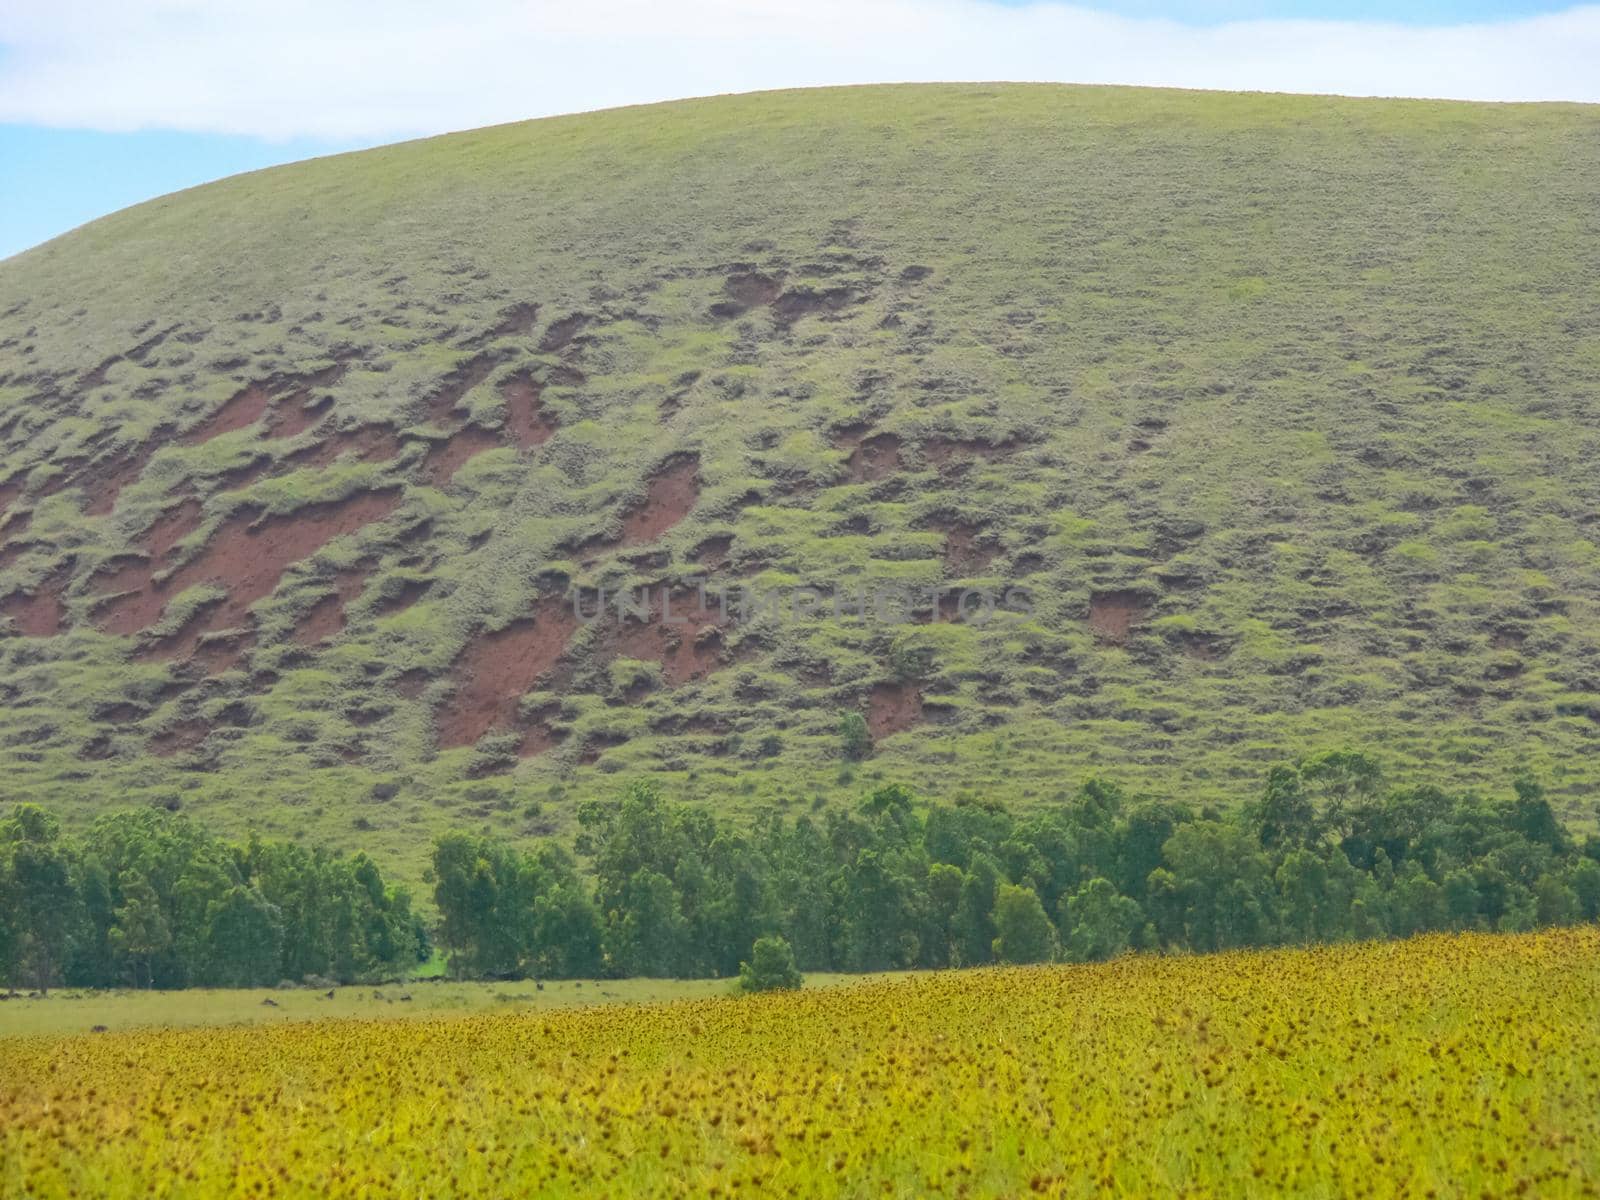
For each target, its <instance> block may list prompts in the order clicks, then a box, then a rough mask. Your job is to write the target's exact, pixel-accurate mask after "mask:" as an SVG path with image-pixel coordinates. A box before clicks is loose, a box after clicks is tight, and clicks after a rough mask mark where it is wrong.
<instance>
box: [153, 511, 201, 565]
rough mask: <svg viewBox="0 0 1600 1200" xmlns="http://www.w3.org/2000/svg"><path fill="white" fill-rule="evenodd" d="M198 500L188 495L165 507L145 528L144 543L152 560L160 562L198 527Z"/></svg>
mask: <svg viewBox="0 0 1600 1200" xmlns="http://www.w3.org/2000/svg"><path fill="white" fill-rule="evenodd" d="M200 513H201V505H200V501H198V500H196V499H195V498H194V497H192V496H191V497H189V498H188V499H186V500H184V501H183V502H182V503H180V504H178V505H176V506H175V507H173V508H169V509H167V510H166V511H165V512H163V513H162V514H161V515H160V516H159V517H157V518H156V519H155V520H154V521H152V522H151V523H150V528H149V529H147V530H145V535H144V545H145V549H146V550H147V551H148V552H149V554H150V560H151V561H152V562H157V563H159V562H161V561H162V560H163V559H164V558H166V557H167V555H168V554H170V553H171V552H172V548H173V547H174V546H176V545H177V544H178V543H179V542H181V541H183V539H184V538H186V537H188V536H189V535H190V534H191V533H193V532H194V531H195V530H196V529H199V528H200Z"/></svg>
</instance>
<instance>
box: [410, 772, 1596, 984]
mask: <svg viewBox="0 0 1600 1200" xmlns="http://www.w3.org/2000/svg"><path fill="white" fill-rule="evenodd" d="M577 815H578V825H579V832H578V837H577V839H576V850H577V854H578V859H574V858H573V857H571V856H569V855H568V854H566V853H565V852H564V851H562V850H560V849H559V848H557V847H555V846H552V845H541V846H538V847H536V848H534V849H532V850H525V849H522V848H519V847H516V846H513V845H510V844H508V843H506V842H502V841H497V840H495V839H492V838H486V837H477V836H472V835H468V834H461V833H457V834H450V835H447V836H445V837H443V838H441V839H440V840H439V842H438V843H437V845H436V847H435V853H434V859H433V882H434V898H435V901H436V904H437V906H438V909H439V912H440V914H441V921H440V925H439V928H438V940H439V943H440V944H441V946H442V947H443V948H444V949H445V950H446V952H447V953H448V954H449V957H450V963H451V965H452V968H453V970H454V971H455V973H457V974H459V975H462V976H517V975H535V976H552V977H561V976H593V975H618V976H630V975H644V976H676V977H693V976H732V975H735V974H738V973H739V971H740V968H741V965H742V964H743V962H744V960H746V959H748V958H750V957H751V948H752V946H753V945H754V944H755V942H756V941H757V940H758V939H762V938H768V937H776V938H782V939H783V940H784V941H786V942H787V943H788V945H789V946H790V947H791V948H792V950H793V955H794V959H795V961H796V963H797V964H798V966H799V967H800V968H801V969H802V970H807V971H879V970H890V969H898V968H919V967H921V968H936V967H953V966H971V965H979V964H984V963H993V962H1037V961H1045V960H1053V959H1065V960H1070V961H1087V960H1094V959H1104V958H1108V957H1111V956H1113V955H1116V954H1119V953H1121V952H1123V951H1124V950H1127V949H1140V950H1160V951H1168V950H1193V951H1212V950H1221V949H1227V948H1230V947H1246V946H1269V945H1281V944H1293V943H1308V942H1329V941H1339V940H1345V939H1357V938H1361V939H1370V938H1383V937H1404V936H1408V935H1411V934H1415V933H1420V932H1424V931H1428V930H1466V929H1486V930H1507V931H1510V930H1525V929H1531V928H1534V927H1538V926H1547V925H1561V924H1568V923H1573V922H1577V921H1593V920H1596V919H1597V918H1600V838H1595V837H1592V836H1591V837H1589V838H1587V839H1586V840H1584V841H1583V842H1582V843H1581V844H1579V843H1578V842H1577V841H1576V840H1575V839H1574V838H1572V837H1571V836H1570V835H1569V834H1568V832H1567V831H1566V830H1565V829H1564V828H1563V827H1562V825H1561V823H1560V821H1559V820H1558V819H1557V818H1556V816H1555V813H1554V811H1553V810H1552V808H1551V806H1550V804H1549V801H1548V800H1547V799H1546V797H1545V794H1544V792H1543V790H1542V789H1541V788H1540V787H1539V785H1538V784H1537V783H1536V782H1534V781H1533V780H1532V779H1529V778H1519V779H1517V780H1515V781H1514V783H1513V785H1512V787H1511V788H1510V789H1509V794H1508V795H1505V796H1502V797H1488V798H1486V797H1481V796H1478V795H1475V794H1457V793H1449V792H1446V791H1443V790H1441V789H1439V788H1437V787H1434V786H1431V785H1413V786H1404V787H1389V786H1386V784H1385V782H1384V779H1383V776H1382V773H1381V772H1380V770H1379V768H1378V765H1377V764H1376V763H1375V762H1374V761H1373V760H1372V759H1371V758H1370V757H1368V756H1366V755H1364V754H1360V753H1355V752H1347V751H1334V752H1327V753H1323V754H1319V755H1316V756H1314V757H1312V758H1308V759H1306V760H1304V761H1302V762H1300V763H1298V764H1295V765H1292V766H1282V767H1278V768H1276V769H1274V770H1272V771H1271V773H1270V774H1269V776H1268V778H1267V780H1266V782H1265V785H1264V786H1263V787H1262V789H1261V790H1260V792H1259V793H1258V794H1256V795H1255V796H1253V797H1251V798H1250V799H1249V800H1248V802H1246V803H1243V804H1241V805H1239V806H1238V807H1237V808H1235V809H1233V810H1230V811H1228V812H1225V813H1224V812H1218V811H1215V810H1213V809H1210V808H1199V809H1196V808H1195V807H1194V806H1192V805H1188V804H1184V803H1181V802H1174V801H1170V800H1162V799H1153V798H1148V797H1135V796H1130V795H1128V794H1126V793H1125V792H1124V791H1123V790H1122V789H1120V788H1119V787H1117V786H1116V785H1115V784H1113V783H1110V782H1107V781H1105V780H1102V779H1090V780H1088V781H1087V782H1085V783H1084V784H1083V785H1082V787H1081V788H1079V790H1078V791H1077V793H1076V794H1074V795H1072V796H1071V797H1070V798H1068V799H1066V800H1065V801H1063V802H1061V803H1057V804H1052V805H1047V806H1045V807H1042V808H1037V809H1032V810H1030V811H1028V812H1027V813H1023V814H1013V813H1011V812H1010V811H1009V810H1008V809H1007V808H1006V807H1005V806H1004V805H1001V804H998V803H994V802H986V801H981V800H972V799H966V800H960V801H957V802H955V803H935V804H926V805H925V804H923V803H921V802H919V800H918V798H917V797H916V796H914V795H913V794H912V793H911V792H910V791H909V790H908V789H906V788H905V787H902V786H898V785H890V786H886V787H882V788H879V789H877V790H875V791H873V792H872V793H871V794H869V795H868V796H866V797H865V798H864V799H863V800H862V801H861V803H860V804H859V805H858V806H856V807H855V808H853V809H850V810H844V809H839V810H828V811H825V812H822V813H819V814H816V815H812V814H804V815H799V816H796V817H793V818H790V817H786V816H784V815H782V814H780V813H777V812H769V813H767V814H765V815H764V816H761V817H760V818H758V819H757V820H756V821H755V822H754V823H753V825H749V826H745V825H738V824H735V823H733V822H731V821H727V820H723V819H720V818H718V817H716V816H715V815H713V814H712V813H711V812H709V811H708V810H706V809H705V808H704V807H702V806H697V805H684V804H672V803H668V802H666V801H665V800H664V799H663V798H662V796H661V793H660V790H659V788H658V787H657V786H656V785H655V784H654V783H653V782H651V781H649V780H644V781H640V782H637V783H634V784H633V785H632V786H630V787H629V788H627V790H626V791H625V792H624V793H623V794H622V795H621V796H620V797H618V798H617V799H616V800H614V801H609V802H588V803H585V804H583V805H582V806H581V807H580V809H579V811H578V814H577ZM579 859H581V860H583V864H584V866H585V867H586V868H587V869H586V870H584V869H581V868H580V864H579V861H578V860H579Z"/></svg>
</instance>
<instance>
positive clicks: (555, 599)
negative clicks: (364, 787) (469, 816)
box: [434, 596, 579, 749]
mask: <svg viewBox="0 0 1600 1200" xmlns="http://www.w3.org/2000/svg"><path fill="white" fill-rule="evenodd" d="M578 624H579V622H578V618H577V616H576V615H575V614H574V613H573V611H572V606H571V605H570V604H569V603H568V602H567V601H566V600H565V599H564V598H563V597H560V596H552V597H549V598H547V599H545V600H542V601H540V602H539V604H538V605H537V606H536V607H535V609H534V613H533V616H532V617H525V618H523V619H522V620H519V621H513V622H512V623H511V624H510V625H507V626H506V627H505V628H504V629H498V630H495V631H494V632H493V633H485V634H479V635H478V636H477V637H475V638H473V639H472V640H470V641H469V642H468V643H467V644H466V646H465V648H463V649H462V651H461V653H460V654H459V655H458V656H457V657H456V662H455V667H454V669H453V676H454V679H455V684H456V688H455V695H454V696H453V697H452V698H451V699H449V700H447V701H446V702H445V704H444V706H443V707H442V708H440V709H439V711H438V713H437V714H436V715H435V718H434V720H435V724H436V727H437V729H438V734H439V746H440V747H441V748H443V749H449V748H451V747H454V746H470V745H472V744H473V743H474V742H476V741H477V740H478V739H479V738H481V737H482V736H483V735H484V734H486V733H488V732H489V731H490V730H491V729H510V728H514V727H515V726H516V724H517V705H518V702H519V701H520V700H521V699H522V697H523V696H524V695H526V694H527V693H528V691H529V690H530V689H532V687H533V685H534V684H535V683H537V682H538V681H539V680H540V679H541V678H543V677H544V676H545V675H548V674H549V673H550V671H551V670H552V669H553V668H554V667H555V665H556V663H557V662H558V661H559V660H560V658H561V656H562V655H563V654H564V653H566V649H567V642H568V641H569V640H570V639H571V637H572V635H573V633H575V632H576V631H577V628H578Z"/></svg>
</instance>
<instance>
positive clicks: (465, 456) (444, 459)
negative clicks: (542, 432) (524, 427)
mask: <svg viewBox="0 0 1600 1200" xmlns="http://www.w3.org/2000/svg"><path fill="white" fill-rule="evenodd" d="M500 444H501V442H500V438H499V436H498V435H497V434H495V433H492V432H490V431H489V430H487V429H481V428H479V427H478V426H476V425H466V426H463V427H462V428H461V429H459V430H457V431H456V432H455V433H453V434H451V435H450V436H449V437H447V438H444V439H442V440H440V441H437V442H434V443H433V445H432V446H431V447H429V449H428V453H427V456H426V457H425V458H424V459H423V464H422V473H423V475H425V476H426V477H427V479H428V481H429V482H430V483H432V484H433V485H434V486H435V487H448V486H449V484H450V481H451V480H452V479H454V478H455V475H456V472H457V471H459V470H460V469H461V468H462V467H463V466H465V465H466V464H467V461H468V460H469V459H473V458H476V457H477V456H478V455H480V454H482V453H483V452H484V451H485V450H494V449H497V448H498V447H499V446H500Z"/></svg>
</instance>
